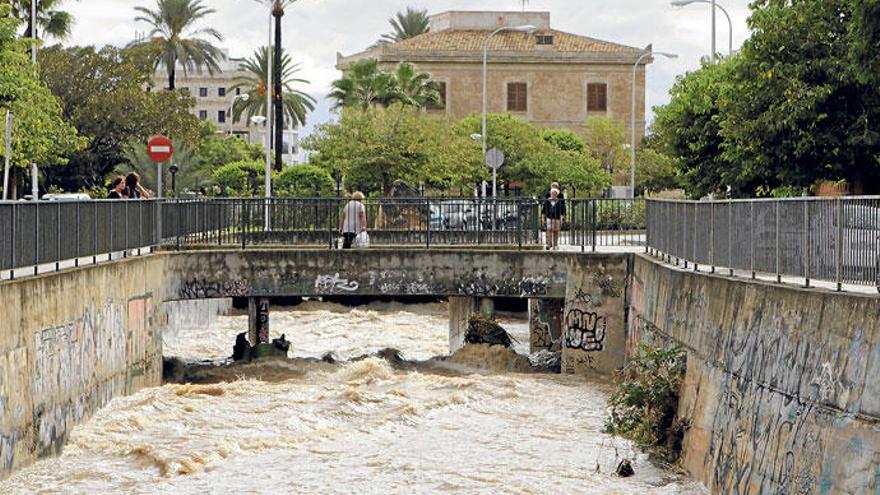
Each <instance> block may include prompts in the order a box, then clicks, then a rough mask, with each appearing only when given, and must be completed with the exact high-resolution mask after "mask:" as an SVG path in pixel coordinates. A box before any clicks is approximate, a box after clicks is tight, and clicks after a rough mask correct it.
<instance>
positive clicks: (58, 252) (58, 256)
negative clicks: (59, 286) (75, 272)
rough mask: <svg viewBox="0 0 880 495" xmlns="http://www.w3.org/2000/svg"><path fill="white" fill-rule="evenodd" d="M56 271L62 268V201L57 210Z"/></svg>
mask: <svg viewBox="0 0 880 495" xmlns="http://www.w3.org/2000/svg"><path fill="white" fill-rule="evenodd" d="M55 214H56V216H55V223H56V225H55V236H56V238H55V271H56V272H57V271H59V270H61V202H60V201H59V202H58V208H56V210H55Z"/></svg>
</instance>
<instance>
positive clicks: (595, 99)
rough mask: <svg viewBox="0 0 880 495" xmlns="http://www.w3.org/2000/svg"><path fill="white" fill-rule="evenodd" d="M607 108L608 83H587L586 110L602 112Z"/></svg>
mask: <svg viewBox="0 0 880 495" xmlns="http://www.w3.org/2000/svg"><path fill="white" fill-rule="evenodd" d="M607 109H608V85H607V84H605V83H590V84H587V111H588V112H604V111H606V110H607Z"/></svg>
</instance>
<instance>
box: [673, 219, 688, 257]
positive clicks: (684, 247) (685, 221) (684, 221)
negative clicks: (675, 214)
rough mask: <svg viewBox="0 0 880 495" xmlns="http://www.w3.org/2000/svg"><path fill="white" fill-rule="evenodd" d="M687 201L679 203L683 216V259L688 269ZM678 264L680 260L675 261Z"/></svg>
mask: <svg viewBox="0 0 880 495" xmlns="http://www.w3.org/2000/svg"><path fill="white" fill-rule="evenodd" d="M686 206H687V205H686V204H685V203H678V210H679V215H680V216H681V261H682V263H683V264H684V268H685V269H687V267H688V261H687V208H686ZM675 265H676V266H678V261H676V262H675Z"/></svg>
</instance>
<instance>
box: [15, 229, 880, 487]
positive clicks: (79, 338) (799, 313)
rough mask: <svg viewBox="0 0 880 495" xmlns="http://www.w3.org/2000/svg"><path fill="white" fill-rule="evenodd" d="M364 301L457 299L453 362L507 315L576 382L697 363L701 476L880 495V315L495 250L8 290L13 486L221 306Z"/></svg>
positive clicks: (120, 270)
mask: <svg viewBox="0 0 880 495" xmlns="http://www.w3.org/2000/svg"><path fill="white" fill-rule="evenodd" d="M686 225H690V224H686ZM655 247H656V245H653V244H652V249H653V248H655ZM673 247H674V246H673ZM687 247H690V246H687ZM670 249H671V248H670ZM685 251H686V250H683V251H682V252H685ZM710 252H712V253H714V251H710ZM679 254H680V255H682V256H683V254H681V253H679ZM658 256H659V257H662V258H665V259H668V257H669V253H668V252H660V253H658ZM805 265H806V266H808V264H805ZM840 271H841V272H842V270H840ZM346 294H350V295H384V296H395V295H436V296H442V297H448V298H449V300H450V304H449V307H450V347H451V349H453V350H454V349H455V348H456V347H457V346H458V345H460V342H461V340H460V339H461V337H462V330H463V322H464V321H466V319H467V317H468V316H469V315H471V314H474V313H476V312H478V311H481V310H482V311H486V312H491V311H492V304H491V301H492V299H493V298H498V297H517V298H523V299H528V300H529V301H530V309H531V311H530V313H531V328H532V348H533V349H539V348H543V347H552V346H558V347H560V348H561V351H562V355H563V371H564V372H566V373H579V374H610V373H612V372H614V371H616V370H618V369H620V368H621V367H623V366H625V365H626V363H627V362H628V360H629V359H631V358H632V357H633V356H635V355H636V354H637V353H638V347H639V345H640V344H642V343H648V344H652V345H663V346H665V345H673V344H679V345H682V346H684V347H685V348H686V349H687V353H688V367H687V374H686V376H685V381H684V385H683V390H682V399H681V404H680V409H679V414H680V416H681V417H683V418H685V419H686V420H688V421H689V422H690V429H689V430H688V431H687V433H686V436H685V440H684V465H685V467H686V468H687V469H688V470H689V471H690V472H691V474H692V475H693V476H694V477H696V478H698V479H700V480H702V481H703V482H704V483H705V484H706V485H707V486H709V487H710V488H711V490H712V491H713V492H714V493H725V494H727V493H735V494H752V493H790V492H793V491H798V492H799V493H815V494H820V493H857V494H862V493H865V494H869V493H876V492H877V490H878V489H880V385H878V383H880V382H877V381H876V380H875V379H874V378H873V377H875V376H877V375H878V374H880V298H878V297H877V296H876V295H873V296H872V295H866V294H855V293H841V292H835V291H832V290H823V289H817V288H810V289H807V288H803V287H800V286H794V285H781V284H770V283H766V282H762V281H755V280H751V279H749V278H737V277H728V276H721V275H720V274H709V273H701V272H694V271H692V270H691V269H686V270H685V269H682V268H680V267H676V266H673V265H671V264H668V263H663V262H661V261H660V260H659V259H658V257H654V256H648V255H646V254H641V253H633V252H628V253H591V252H586V253H580V252H572V253H566V252H563V253H560V252H554V253H547V252H541V251H535V250H531V251H530V250H490V249H469V250H468V249H442V250H428V249H396V250H391V249H388V250H366V251H345V252H342V251H332V250H326V249H284V248H281V249H266V248H251V247H248V249H246V250H243V249H240V248H239V249H232V248H228V247H227V248H225V249H219V248H218V249H204V250H188V251H187V250H181V251H159V252H156V253H153V254H148V255H145V256H140V257H133V258H127V259H123V260H119V261H113V262H109V263H103V264H97V265H90V266H85V267H79V268H71V269H64V270H60V271H58V272H55V273H50V274H44V275H40V276H35V277H30V278H26V279H21V280H14V281H5V282H0V300H2V301H3V305H2V308H0V325H2V326H0V472H2V474H3V475H8V474H9V473H10V472H11V471H12V470H14V469H17V468H19V467H21V466H23V465H25V464H28V463H30V462H32V461H33V460H34V459H36V458H38V457H40V456H45V455H51V454H54V453H57V452H58V451H59V450H60V448H61V446H62V445H63V443H64V440H65V438H66V436H67V435H68V434H69V432H70V431H71V429H72V428H73V427H74V426H75V425H76V424H78V423H80V422H82V421H84V420H86V419H87V418H88V417H89V416H90V415H91V414H92V413H94V412H95V411H96V410H97V409H99V408H100V407H102V406H104V405H105V404H106V403H107V402H108V401H109V400H111V399H112V398H114V397H117V396H120V395H125V394H130V393H133V392H135V391H137V390H138V389H140V388H143V387H149V386H155V385H158V384H160V383H161V365H162V360H161V358H162V338H161V336H162V333H163V332H164V331H166V330H167V329H168V328H169V327H170V326H173V325H174V322H175V321H177V320H178V319H179V318H180V317H182V316H186V317H188V318H189V319H193V320H207V318H208V316H209V315H210V314H211V313H212V312H214V311H216V307H217V305H216V304H214V303H212V300H213V301H218V300H222V299H223V298H229V297H247V298H250V299H251V300H252V301H254V304H253V306H255V309H254V311H259V310H261V309H266V308H264V307H263V305H262V304H260V303H261V300H263V299H271V298H272V297H276V296H322V295H346ZM181 313H186V314H184V315H181ZM268 321H271V319H269V320H268ZM261 329H262V327H260V326H258V325H254V326H253V328H252V330H253V331H252V338H254V339H260V338H265V337H268V334H266V335H261V332H260V331H261ZM268 329H271V326H269V328H268ZM294 342H295V339H294ZM572 400H579V399H578V397H572Z"/></svg>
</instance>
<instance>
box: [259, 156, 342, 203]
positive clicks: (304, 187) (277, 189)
mask: <svg viewBox="0 0 880 495" xmlns="http://www.w3.org/2000/svg"><path fill="white" fill-rule="evenodd" d="M272 190H273V192H274V193H275V194H276V195H279V196H314V195H322V196H328V195H332V194H334V193H335V192H336V181H335V180H333V177H331V176H330V173H329V172H327V170H326V169H324V168H321V167H318V166H316V165H311V164H308V163H303V164H300V165H294V166H292V167H286V168H285V169H284V170H283V171H281V173H280V174H278V175H277V176H276V177H275V179H274V180H273V183H272Z"/></svg>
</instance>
